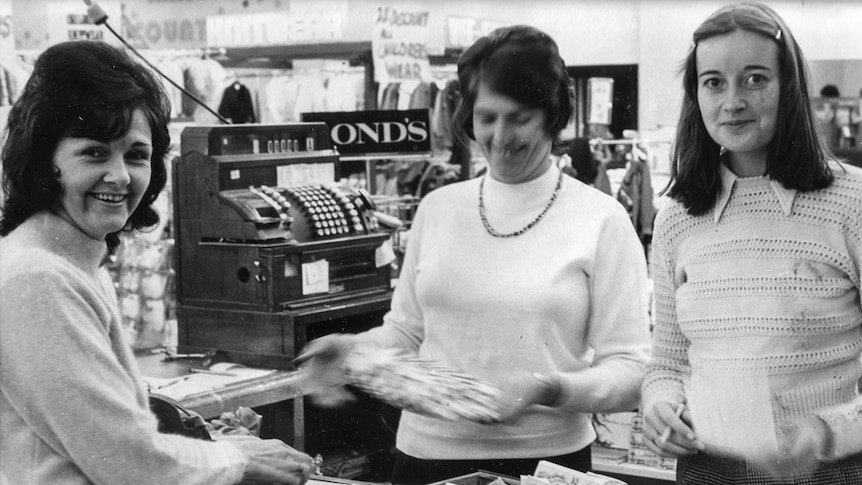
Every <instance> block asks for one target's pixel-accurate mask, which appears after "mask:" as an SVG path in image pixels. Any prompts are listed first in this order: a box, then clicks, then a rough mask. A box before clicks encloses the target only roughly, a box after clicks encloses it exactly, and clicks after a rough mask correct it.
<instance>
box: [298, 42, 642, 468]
mask: <svg viewBox="0 0 862 485" xmlns="http://www.w3.org/2000/svg"><path fill="white" fill-rule="evenodd" d="M458 77H459V82H460V86H461V92H462V96H463V102H462V104H461V106H460V108H459V109H458V111H457V113H456V125H457V127H458V128H460V129H462V131H463V132H464V134H466V136H469V138H470V139H471V140H475V142H476V143H477V144H478V146H479V148H480V150H481V151H482V153H483V154H484V155H485V157H486V158H487V161H488V165H489V170H488V173H487V174H486V175H485V176H482V177H480V178H477V179H472V180H468V181H464V182H459V183H455V184H451V185H446V186H444V187H441V188H438V189H436V190H434V191H433V192H431V193H430V194H429V195H427V196H426V197H425V198H424V199H423V200H422V203H421V205H420V207H419V209H418V211H417V214H416V217H415V218H414V221H413V224H412V226H411V230H410V242H409V243H408V246H407V253H406V256H405V260H404V265H403V267H402V271H401V274H400V278H399V280H398V285H397V287H396V289H395V294H394V296H393V300H392V308H391V310H390V311H389V312H388V314H387V315H386V316H385V318H384V323H383V325H382V326H380V327H376V328H374V329H372V330H370V331H368V332H366V333H363V334H359V335H357V336H348V335H340V336H329V337H324V338H321V339H318V340H316V341H312V342H311V343H310V345H309V348H308V349H307V351H306V352H305V355H306V356H308V357H307V358H308V360H309V362H308V364H307V367H308V368H309V369H310V370H311V371H312V372H315V373H316V374H314V375H318V376H324V375H325V374H326V373H327V372H328V371H332V370H333V369H336V368H337V367H338V366H339V365H340V363H341V362H342V360H343V359H344V356H345V354H347V353H348V352H349V350H350V349H351V348H352V347H353V346H354V345H356V344H357V343H358V342H362V343H365V344H370V345H374V346H378V347H387V348H398V349H402V350H404V351H406V352H409V353H413V354H418V355H419V356H420V357H421V358H425V359H430V360H433V361H438V362H442V363H444V364H446V365H447V366H449V367H451V368H454V369H457V370H460V371H463V372H466V373H468V374H471V375H473V376H476V377H478V378H480V379H483V380H485V381H489V382H491V383H493V384H496V385H498V386H499V387H501V388H502V389H503V390H504V393H505V396H506V398H505V400H504V401H505V402H504V403H501V404H503V405H504V406H503V407H504V411H503V413H502V419H501V420H500V422H497V423H494V424H477V423H473V422H455V421H447V420H443V419H436V418H431V417H427V416H424V415H420V414H418V413H415V412H410V411H404V412H402V416H401V421H400V424H399V428H398V435H397V441H396V446H397V449H398V453H397V456H396V463H395V470H394V473H393V477H392V481H393V482H394V483H410V484H413V483H430V482H433V481H436V480H442V479H446V478H451V477H455V476H458V475H462V474H465V473H470V472H474V471H476V470H478V469H483V470H490V471H496V472H499V473H504V474H508V475H514V476H518V475H520V474H522V473H524V474H531V473H532V472H533V471H534V469H535V467H536V464H537V463H538V461H539V460H540V459H547V460H550V461H554V462H556V463H559V464H561V465H564V466H569V467H571V468H575V469H579V470H589V469H590V467H591V457H590V444H591V443H592V442H593V440H594V439H595V434H594V431H593V428H592V426H591V422H590V413H594V412H613V411H629V410H632V409H634V408H635V407H636V406H637V402H638V398H639V392H638V388H639V385H640V382H641V378H642V374H643V371H644V365H645V360H646V357H647V349H648V329H649V324H648V318H647V306H646V303H645V301H644V298H645V293H646V262H645V259H644V256H643V250H642V249H641V246H640V243H639V241H638V238H637V236H636V234H635V231H634V228H633V226H632V224H631V222H630V221H629V219H628V217H627V215H626V213H625V211H624V209H623V207H622V206H621V205H620V204H619V203H618V202H616V201H615V200H614V199H612V198H611V197H609V196H607V195H606V194H603V193H601V192H599V191H598V190H595V189H594V188H592V187H589V186H587V185H585V184H583V183H581V182H579V181H577V180H576V179H573V178H571V177H566V176H563V175H562V173H561V172H560V171H559V170H558V169H557V168H556V166H555V164H553V163H552V160H551V158H550V157H551V152H552V150H558V149H560V148H561V144H560V143H559V135H560V132H561V131H562V130H563V128H564V127H565V126H566V125H567V123H568V122H569V119H570V117H571V115H572V112H573V101H572V96H571V80H570V78H569V77H568V75H567V73H566V66H565V63H564V62H563V60H562V59H561V58H560V56H559V53H558V50H557V46H556V44H555V43H554V41H553V40H552V39H551V38H550V37H548V36H547V35H546V34H544V33H543V32H540V31H538V30H536V29H534V28H532V27H526V26H515V27H509V28H503V29H499V30H497V31H494V32H493V33H491V34H490V35H488V36H487V37H485V38H482V39H480V40H479V41H477V42H476V44H474V45H473V46H472V47H471V48H469V49H468V50H467V51H466V52H465V53H464V55H463V56H462V57H461V59H460V61H459V63H458ZM462 135H463V134H462ZM556 153H558V154H559V153H561V152H559V151H557V152H556Z"/></svg>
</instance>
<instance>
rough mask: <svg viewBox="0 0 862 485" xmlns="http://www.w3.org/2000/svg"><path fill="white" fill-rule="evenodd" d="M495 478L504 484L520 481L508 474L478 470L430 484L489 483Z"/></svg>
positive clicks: (511, 484)
mask: <svg viewBox="0 0 862 485" xmlns="http://www.w3.org/2000/svg"><path fill="white" fill-rule="evenodd" d="M495 480H502V481H503V483H505V484H506V485H520V483H521V480H519V479H517V478H515V477H510V476H508V475H501V474H498V473H492V472H486V471H478V472H475V473H470V474H468V475H462V476H460V477H454V478H449V479H446V480H441V481H439V482H434V483H432V484H430V485H447V484H452V485H489V484H490V483H492V482H494V481H495ZM498 483H499V482H498Z"/></svg>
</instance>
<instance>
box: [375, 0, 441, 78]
mask: <svg viewBox="0 0 862 485" xmlns="http://www.w3.org/2000/svg"><path fill="white" fill-rule="evenodd" d="M429 15H430V14H429V13H428V11H412V10H411V11H405V10H398V9H396V8H393V7H377V18H376V19H375V21H374V26H373V31H372V33H371V56H372V59H373V61H374V80H375V81H377V82H379V83H380V84H381V85H386V84H390V83H397V82H404V81H425V82H431V80H432V79H431V63H430V62H429V61H428V45H427V44H428V38H429V35H430V34H429V30H428V16H429Z"/></svg>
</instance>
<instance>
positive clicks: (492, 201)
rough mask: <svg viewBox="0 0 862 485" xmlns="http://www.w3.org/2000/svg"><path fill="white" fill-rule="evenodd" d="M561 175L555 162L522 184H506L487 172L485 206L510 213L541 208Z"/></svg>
mask: <svg viewBox="0 0 862 485" xmlns="http://www.w3.org/2000/svg"><path fill="white" fill-rule="evenodd" d="M559 175H560V169H559V168H557V167H556V166H555V165H553V164H552V165H551V167H550V168H549V169H548V170H547V171H545V173H543V174H542V175H539V176H538V177H536V178H534V179H533V180H530V181H528V182H523V183H520V184H506V183H503V182H500V181H497V180H494V179H493V178H491V177H490V176H489V175H488V174H485V175H484V177H485V189H484V199H485V207H486V208H488V209H489V210H491V211H494V212H508V213H519V212H524V211H532V210H535V209H541V208H542V207H544V206H545V205H547V203H548V200H549V199H550V198H551V195H552V194H553V193H554V187H556V185H557V178H558V177H559Z"/></svg>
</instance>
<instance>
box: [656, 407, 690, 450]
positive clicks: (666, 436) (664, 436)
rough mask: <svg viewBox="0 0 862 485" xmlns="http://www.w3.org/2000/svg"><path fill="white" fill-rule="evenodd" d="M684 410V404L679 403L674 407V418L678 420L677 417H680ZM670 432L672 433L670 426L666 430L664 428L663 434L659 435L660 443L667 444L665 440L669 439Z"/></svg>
mask: <svg viewBox="0 0 862 485" xmlns="http://www.w3.org/2000/svg"><path fill="white" fill-rule="evenodd" d="M684 410H685V402H681V403H679V405H678V406H677V407H676V411H675V412H674V414H676V417H677V418H678V417H680V416H682V412H683V411H684ZM671 431H673V430H672V429H671V427H670V426H668V427H667V428H665V430H664V432H663V433H662V434H661V438H660V439H661V441H662V443H664V442H667V440H668V439H669V438H670V433H671Z"/></svg>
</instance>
